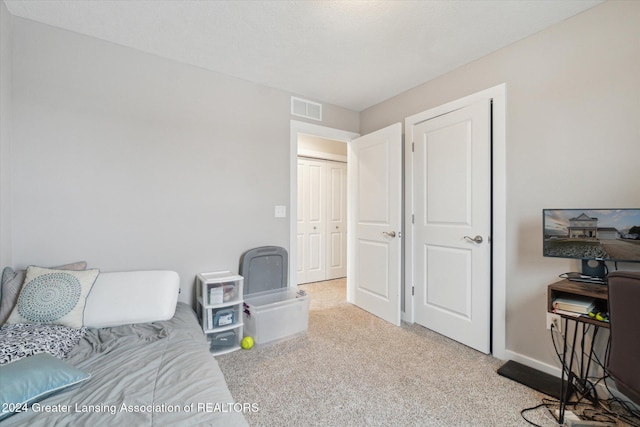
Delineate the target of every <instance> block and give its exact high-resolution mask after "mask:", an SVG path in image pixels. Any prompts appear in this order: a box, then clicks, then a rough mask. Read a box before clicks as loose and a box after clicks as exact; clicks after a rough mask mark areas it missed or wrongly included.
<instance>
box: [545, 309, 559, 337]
mask: <svg viewBox="0 0 640 427" xmlns="http://www.w3.org/2000/svg"><path fill="white" fill-rule="evenodd" d="M551 326H553V329H554V330H555V331H556V332H558V333H560V334H561V333H562V322H561V321H560V316H559V315H557V314H554V313H547V329H551Z"/></svg>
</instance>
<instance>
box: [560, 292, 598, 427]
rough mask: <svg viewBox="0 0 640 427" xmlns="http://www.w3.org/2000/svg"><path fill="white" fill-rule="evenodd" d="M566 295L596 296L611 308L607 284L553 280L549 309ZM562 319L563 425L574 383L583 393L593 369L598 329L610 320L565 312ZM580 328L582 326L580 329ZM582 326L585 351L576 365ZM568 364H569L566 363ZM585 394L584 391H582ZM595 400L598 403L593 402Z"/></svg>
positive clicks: (561, 413)
mask: <svg viewBox="0 0 640 427" xmlns="http://www.w3.org/2000/svg"><path fill="white" fill-rule="evenodd" d="M567 296H587V297H592V298H595V299H596V301H597V302H598V303H599V304H600V305H602V306H603V307H605V309H606V310H607V311H608V308H607V307H608V300H609V289H608V287H607V286H606V285H596V284H592V283H581V282H571V281H569V280H566V279H565V280H561V281H559V282H556V283H553V284H551V285H549V286H548V287H547V311H548V312H549V313H553V312H554V308H553V301H554V300H555V299H556V298H558V297H567ZM558 314H559V315H560V316H561V317H562V320H563V321H564V324H563V327H562V330H563V331H564V333H565V338H564V343H563V350H562V377H561V384H562V386H561V387H562V389H561V391H560V411H559V413H558V415H559V420H558V421H559V422H560V424H562V423H563V422H564V412H565V409H566V405H567V402H568V400H569V397H570V395H571V392H570V390H571V385H575V386H577V387H578V388H580V387H581V388H582V390H580V389H577V391H578V392H579V393H581V394H583V393H584V391H585V388H586V378H587V375H588V374H589V369H590V368H591V360H592V358H593V343H594V342H595V339H596V336H597V334H598V330H599V328H601V327H603V328H607V329H608V328H609V323H608V322H602V321H599V320H596V319H595V318H592V317H588V316H586V315H585V316H579V317H573V316H568V315H565V314H560V313H558ZM569 321H572V322H574V323H575V324H574V328H573V335H572V337H571V340H572V345H571V352H570V353H571V354H570V357H569V360H567V350H568V349H567V341H568V340H569V336H568V332H569V328H568V327H569ZM589 325H592V326H593V328H590V329H587V327H588V326H589ZM580 327H581V328H580ZM579 329H582V340H581V342H580V347H581V350H582V352H581V353H582V354H581V355H580V357H578V358H577V360H576V366H575V367H574V363H573V362H574V358H575V354H576V340H577V337H578V330H579ZM588 330H593V333H592V335H591V342H590V344H589V346H588V347H589V349H588V352H585V350H586V349H585V348H584V345H585V338H586V335H587V332H588ZM567 363H568V366H567ZM565 374H566V378H567V382H566V384H565V381H564V380H565ZM583 395H584V394H583ZM594 403H595V402H594Z"/></svg>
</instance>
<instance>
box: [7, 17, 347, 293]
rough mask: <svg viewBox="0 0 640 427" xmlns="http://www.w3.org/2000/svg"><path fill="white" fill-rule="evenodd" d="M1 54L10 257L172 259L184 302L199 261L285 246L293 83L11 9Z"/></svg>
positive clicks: (231, 262)
mask: <svg viewBox="0 0 640 427" xmlns="http://www.w3.org/2000/svg"><path fill="white" fill-rule="evenodd" d="M12 59H13V67H14V68H13V70H14V73H13V85H12V90H13V99H14V104H13V116H14V134H13V137H12V144H11V148H12V159H11V162H12V164H13V166H14V168H13V174H12V177H11V178H12V183H11V189H12V192H13V201H14V203H13V215H12V218H13V224H12V228H13V235H14V239H13V244H12V252H13V264H14V267H25V266H26V265H28V264H38V265H56V264H60V263H65V262H70V261H75V260H86V261H88V263H89V265H90V266H91V267H98V268H100V269H102V270H103V271H114V270H132V269H172V270H176V271H177V272H178V273H179V274H180V277H181V280H182V288H183V293H182V295H181V300H184V301H191V300H192V295H191V292H192V290H193V282H194V278H195V275H196V274H197V273H198V272H202V271H212V270H232V271H237V268H238V263H239V259H240V256H241V254H242V253H243V252H244V251H246V250H248V249H250V248H253V247H256V246H261V245H277V246H283V247H285V248H288V246H289V220H288V219H282V218H274V206H275V205H288V201H289V144H290V142H289V135H290V131H289V123H290V122H289V121H290V119H291V118H292V116H290V114H289V109H290V96H291V94H288V93H285V92H282V91H278V90H275V89H270V88H267V87H264V86H260V85H256V84H252V83H248V82H246V81H243V80H239V79H235V78H231V77H227V76H224V75H221V74H217V73H213V72H210V71H206V70H203V69H200V68H196V67H193V66H189V65H185V64H181V63H178V62H174V61H170V60H166V59H163V58H160V57H157V56H153V55H149V54H145V53H142V52H139V51H136V50H133V49H129V48H125V47H122V46H118V45H115V44H111V43H107V42H103V41H100V40H97V39H94V38H91V37H86V36H83V35H79V34H76V33H72V32H69V31H65V30H61V29H57V28H54V27H50V26H47V25H43V24H39V23H36V22H32V21H28V20H24V19H20V18H14V31H13V57H12ZM324 111H325V120H324V121H323V123H322V124H323V125H325V126H330V127H336V128H342V129H346V130H352V131H357V129H358V126H359V117H358V114H357V113H355V112H352V111H348V110H344V109H341V108H337V107H333V106H330V105H325V106H324ZM3 191H4V190H3ZM291 211H292V209H290V208H289V209H287V212H291ZM3 241H4V236H3Z"/></svg>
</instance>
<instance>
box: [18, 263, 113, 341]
mask: <svg viewBox="0 0 640 427" xmlns="http://www.w3.org/2000/svg"><path fill="white" fill-rule="evenodd" d="M99 272H100V270H98V269H91V270H82V271H71V270H56V269H50V268H42V267H34V266H30V267H29V268H27V274H26V277H25V281H24V285H22V289H21V290H20V295H19V296H18V301H17V302H16V306H15V307H14V309H13V311H12V312H11V315H10V316H9V318H8V319H7V323H10V324H15V323H36V324H38V323H39V324H45V323H52V324H57V325H63V326H68V327H70V328H80V327H82V326H83V318H84V306H85V302H86V299H87V295H89V291H91V287H92V286H93V283H94V282H95V280H96V278H97V277H98V273H99Z"/></svg>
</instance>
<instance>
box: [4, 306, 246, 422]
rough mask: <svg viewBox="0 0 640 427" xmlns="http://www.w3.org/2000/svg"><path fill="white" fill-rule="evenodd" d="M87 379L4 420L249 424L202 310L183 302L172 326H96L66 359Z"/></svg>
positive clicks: (170, 323)
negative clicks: (200, 318) (212, 346)
mask: <svg viewBox="0 0 640 427" xmlns="http://www.w3.org/2000/svg"><path fill="white" fill-rule="evenodd" d="M65 360H66V361H67V362H68V363H70V364H72V365H73V366H75V367H77V368H79V369H82V370H83V371H85V372H88V373H90V374H91V378H90V379H89V380H88V381H85V382H84V383H82V384H80V385H78V386H76V387H74V388H70V389H67V390H65V391H63V392H61V393H59V394H56V395H54V396H52V397H49V398H47V399H45V400H43V401H41V402H40V405H38V408H39V411H38V412H35V411H34V410H29V411H27V412H23V413H18V414H16V415H13V416H11V417H9V418H7V419H6V420H4V421H2V423H1V424H2V427H5V426H7V427H8V426H12V425H29V426H51V425H56V426H78V425H91V426H92V427H96V426H114V425H122V426H134V425H135V426H168V425H180V426H193V425H208V426H247V425H248V424H247V422H246V420H245V418H244V416H243V411H244V412H246V411H248V410H252V409H253V406H252V404H250V403H236V402H234V401H233V398H232V396H231V393H230V392H229V390H228V388H227V385H226V382H225V379H224V376H223V374H222V371H220V368H219V367H218V363H217V362H216V360H215V359H214V358H213V357H212V356H211V354H210V353H209V351H208V345H207V341H206V339H205V336H204V334H203V333H202V329H201V328H200V326H199V325H198V322H197V320H196V316H195V313H194V312H193V310H192V309H191V307H189V306H188V305H187V304H184V303H178V304H177V307H176V312H175V315H174V317H173V318H172V319H170V320H167V321H160V322H152V323H141V324H135V325H125V326H117V327H112V328H102V329H89V330H88V332H87V333H86V335H85V336H84V337H83V338H82V340H81V341H80V343H79V344H78V346H76V347H75V348H74V349H73V350H72V351H71V352H70V353H69V355H68V357H67V358H66V359H65Z"/></svg>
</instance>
